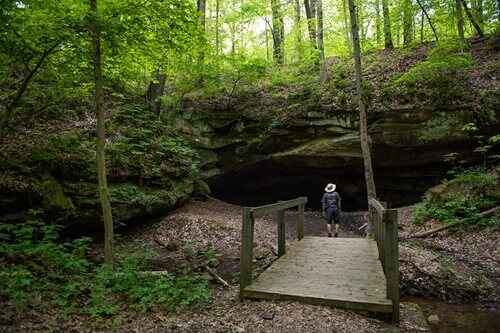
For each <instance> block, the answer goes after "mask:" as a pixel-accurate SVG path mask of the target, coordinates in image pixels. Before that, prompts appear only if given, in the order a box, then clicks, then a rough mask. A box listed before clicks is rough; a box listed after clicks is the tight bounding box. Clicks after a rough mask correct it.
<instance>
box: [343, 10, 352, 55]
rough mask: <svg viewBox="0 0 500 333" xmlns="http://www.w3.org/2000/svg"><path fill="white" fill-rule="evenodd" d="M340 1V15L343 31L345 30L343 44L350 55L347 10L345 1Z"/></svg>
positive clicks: (349, 31) (349, 30)
mask: <svg viewBox="0 0 500 333" xmlns="http://www.w3.org/2000/svg"><path fill="white" fill-rule="evenodd" d="M341 1H342V13H343V15H344V30H345V44H346V46H347V49H348V50H349V53H350V54H351V53H352V47H351V28H350V27H349V20H348V17H347V8H346V1H347V0H341Z"/></svg>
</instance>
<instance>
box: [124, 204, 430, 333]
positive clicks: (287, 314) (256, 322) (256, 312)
mask: <svg viewBox="0 0 500 333" xmlns="http://www.w3.org/2000/svg"><path fill="white" fill-rule="evenodd" d="M296 219H297V214H296V213H295V212H293V211H291V212H287V215H286V219H285V221H286V224H287V225H286V230H287V241H293V240H294V239H295V236H296V234H295V228H294V226H295V223H296ZM343 219H344V221H346V222H347V223H346V224H347V225H349V226H350V228H348V227H344V228H343V230H342V231H341V232H340V237H359V236H358V235H357V234H356V229H357V226H358V225H361V224H362V223H363V222H364V220H365V214H359V213H345V215H344V216H343ZM304 227H305V234H306V235H315V236H325V237H326V228H325V225H324V222H323V219H322V218H321V216H320V214H319V213H318V212H306V218H305V226H304ZM240 232H241V207H239V206H235V205H231V204H228V203H224V202H221V201H219V200H216V199H209V200H207V201H193V202H191V203H189V204H188V205H186V206H184V207H182V208H180V209H178V210H177V211H175V212H174V213H172V214H170V215H169V216H167V217H165V218H164V219H163V220H162V221H161V222H158V223H155V224H150V225H147V226H145V225H142V226H138V227H137V228H135V229H130V230H128V231H127V233H125V234H123V235H122V237H121V240H120V243H122V244H127V246H130V245H131V244H134V243H137V242H139V243H142V244H143V243H147V244H149V245H150V246H152V247H155V248H156V252H157V253H158V256H157V258H156V259H155V260H154V266H155V267H154V269H157V270H169V271H171V270H174V269H175V268H176V267H177V268H178V267H183V266H185V265H186V264H188V263H187V262H186V258H185V252H186V248H188V249H189V252H191V253H197V252H198V253H199V252H200V251H205V252H206V251H207V250H208V249H212V250H213V251H214V253H215V257H216V263H215V265H214V266H215V267H216V270H217V272H218V274H219V275H220V276H221V277H222V278H223V279H225V280H226V281H228V282H229V283H230V284H231V287H230V288H225V287H223V286H221V285H219V284H217V283H215V282H214V281H212V282H211V285H212V286H213V299H212V301H211V302H210V303H209V304H204V305H200V306H198V307H195V308H191V309H186V310H184V311H179V312H177V313H151V314H144V315H137V316H131V317H129V318H128V319H127V320H126V321H124V322H122V323H121V324H120V325H118V327H117V328H116V329H117V331H123V332H128V331H141V332H144V331H147V332H156V331H161V332H392V331H393V330H397V328H396V327H395V326H392V325H390V324H388V323H387V322H385V321H383V320H381V319H377V318H376V317H372V316H369V315H368V314H367V313H356V312H352V311H346V310H342V309H336V308H330V307H324V306H316V305H308V304H302V303H299V302H291V301H249V300H245V301H242V302H240V301H239V300H238V288H239V286H238V278H239V275H238V271H239V255H240ZM254 234H255V240H254V245H255V249H254V251H255V252H254V253H255V257H256V260H255V263H254V264H255V270H256V271H257V272H260V271H262V270H263V269H265V268H266V267H268V266H269V264H270V263H271V262H272V261H274V260H275V259H276V258H277V257H276V255H275V244H276V225H275V222H274V219H273V217H272V216H269V217H263V218H259V219H257V220H256V221H255V233H254ZM165 245H166V246H165ZM183 252H184V253H183ZM205 275H207V278H208V279H210V277H209V276H208V274H205ZM425 328H426V323H425V319H423V317H421V316H420V315H419V313H416V312H415V311H414V310H412V307H410V306H407V305H402V321H401V325H400V329H401V331H406V332H411V331H414V330H415V329H418V330H421V329H425Z"/></svg>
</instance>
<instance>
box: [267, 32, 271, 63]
mask: <svg viewBox="0 0 500 333" xmlns="http://www.w3.org/2000/svg"><path fill="white" fill-rule="evenodd" d="M269 53H270V52H269V28H268V27H267V24H266V59H267V61H269V60H270V59H271V57H270V55H269Z"/></svg>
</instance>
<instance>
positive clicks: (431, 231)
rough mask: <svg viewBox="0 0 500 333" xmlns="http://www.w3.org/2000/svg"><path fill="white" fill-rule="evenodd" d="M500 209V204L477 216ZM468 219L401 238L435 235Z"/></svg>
mask: <svg viewBox="0 0 500 333" xmlns="http://www.w3.org/2000/svg"><path fill="white" fill-rule="evenodd" d="M498 211H500V206H496V207H494V208H491V209H488V210H486V211H484V212H482V213H479V214H478V215H477V216H478V217H487V216H491V215H493V214H495V213H496V212H498ZM467 220H468V219H461V220H458V221H455V222H453V223H450V224H446V225H443V226H440V227H437V228H434V229H431V230H428V231H424V232H420V233H417V234H413V235H409V236H406V237H404V238H401V240H407V239H414V238H425V237H427V236H430V235H433V234H435V233H438V232H440V231H444V230H446V229H449V228H451V227H454V226H457V225H459V224H462V223H464V222H466V221H467Z"/></svg>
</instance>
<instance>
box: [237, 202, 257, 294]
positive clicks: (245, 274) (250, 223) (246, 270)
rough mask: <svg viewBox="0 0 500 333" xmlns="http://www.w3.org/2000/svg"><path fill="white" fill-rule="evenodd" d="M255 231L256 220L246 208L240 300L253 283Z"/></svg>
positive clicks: (242, 238)
mask: <svg viewBox="0 0 500 333" xmlns="http://www.w3.org/2000/svg"><path fill="white" fill-rule="evenodd" d="M253 229H254V219H253V216H252V213H251V211H250V208H248V207H244V208H243V223H242V229H241V259H240V298H241V297H242V291H243V289H245V287H246V286H248V285H250V283H252V259H253Z"/></svg>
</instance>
